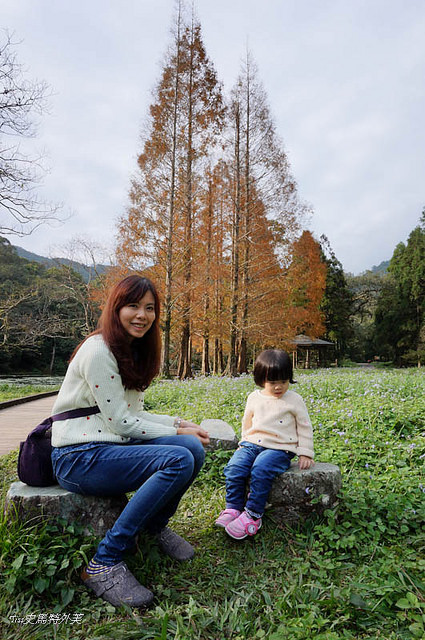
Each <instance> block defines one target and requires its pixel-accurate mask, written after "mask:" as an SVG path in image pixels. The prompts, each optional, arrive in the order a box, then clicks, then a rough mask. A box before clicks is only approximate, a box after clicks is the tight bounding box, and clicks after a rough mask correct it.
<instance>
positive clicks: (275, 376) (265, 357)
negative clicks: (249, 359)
mask: <svg viewBox="0 0 425 640" xmlns="http://www.w3.org/2000/svg"><path fill="white" fill-rule="evenodd" d="M292 376H293V368H292V362H291V358H290V357H289V356H288V354H287V353H286V351H283V350H282V349H267V350H266V351H262V352H261V353H260V355H259V356H258V357H257V359H256V361H255V364H254V380H255V384H256V385H258V386H259V387H264V385H265V383H266V382H268V381H269V382H275V381H276V380H289V382H291V383H292V384H294V382H295V380H294V379H293V377H292Z"/></svg>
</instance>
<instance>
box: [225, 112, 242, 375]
mask: <svg viewBox="0 0 425 640" xmlns="http://www.w3.org/2000/svg"><path fill="white" fill-rule="evenodd" d="M240 126H241V123H240V108H239V104H236V106H235V174H236V175H235V205H234V219H233V228H232V301H231V311H230V354H229V366H228V369H229V373H230V375H231V376H234V375H236V373H237V360H238V340H237V338H238V305H239V251H240V231H241V230H240V226H241V179H240V176H241V160H240V153H241V140H240Z"/></svg>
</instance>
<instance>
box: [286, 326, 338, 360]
mask: <svg viewBox="0 0 425 640" xmlns="http://www.w3.org/2000/svg"><path fill="white" fill-rule="evenodd" d="M291 343H292V344H293V345H294V349H293V351H292V363H293V367H294V369H316V368H318V367H329V366H330V365H331V364H332V363H333V362H334V361H335V344H334V343H333V342H328V340H321V339H320V338H315V339H314V338H310V337H309V336H305V335H302V334H301V335H298V336H295V339H294V340H291Z"/></svg>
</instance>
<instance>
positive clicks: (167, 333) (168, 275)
mask: <svg viewBox="0 0 425 640" xmlns="http://www.w3.org/2000/svg"><path fill="white" fill-rule="evenodd" d="M180 23H181V4H180V2H179V9H178V18H177V55H176V75H175V82H174V104H173V141H172V152H171V179H170V203H169V207H168V230H167V257H166V266H165V300H164V315H165V322H164V347H163V356H162V373H163V375H164V376H165V377H166V378H169V377H170V345H171V320H172V287H173V236H174V215H175V212H174V201H175V192H176V154H177V116H178V103H179V84H180V46H181V40H180Z"/></svg>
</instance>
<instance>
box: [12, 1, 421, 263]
mask: <svg viewBox="0 0 425 640" xmlns="http://www.w3.org/2000/svg"><path fill="white" fill-rule="evenodd" d="M195 10H196V13H197V15H198V18H199V20H200V22H201V25H202V31H203V38H204V43H205V46H206V49H207V53H208V55H209V57H210V58H211V60H212V61H213V63H214V64H215V67H216V70H217V73H218V76H219V78H220V79H221V80H222V81H223V83H224V88H225V90H227V91H228V90H230V88H231V87H232V85H233V83H234V81H235V79H236V77H237V74H238V71H239V68H240V63H241V60H242V58H243V56H244V54H245V51H246V47H247V45H248V47H249V49H250V50H251V52H252V54H253V57H254V59H255V61H256V63H257V66H258V69H259V76H260V78H261V80H262V81H263V84H264V87H265V90H266V93H267V96H268V100H269V105H270V108H271V112H272V115H273V117H274V120H275V123H276V128H277V130H278V133H279V134H280V136H281V138H282V139H283V142H284V146H285V150H286V152H287V154H288V156H289V160H290V163H291V167H292V173H293V175H294V177H295V179H296V181H297V183H298V189H299V193H300V196H301V197H302V199H304V200H305V201H307V202H308V203H309V204H310V205H311V206H312V208H313V210H314V215H313V217H312V219H311V224H310V228H311V230H312V231H313V232H314V233H315V235H316V237H317V238H318V237H319V236H320V235H321V234H322V233H324V234H326V235H327V236H328V238H329V240H330V243H331V246H332V247H333V249H334V251H335V253H336V256H337V258H338V259H339V260H340V261H341V262H342V265H343V267H344V269H345V271H347V272H352V273H355V274H357V273H360V272H362V271H364V270H366V269H368V268H370V267H372V266H373V265H377V264H379V263H380V262H381V261H382V260H387V259H389V258H391V256H392V253H393V251H394V248H395V246H396V245H397V243H398V242H400V241H403V242H405V241H406V239H407V237H408V235H409V233H410V231H411V230H412V229H413V228H414V227H415V226H416V225H417V223H418V221H419V218H420V215H421V211H422V208H423V206H424V205H425V193H424V192H425V37H424V34H425V2H424V0H214V1H211V0H195ZM173 11H174V0H61V1H60V2H58V0H1V8H0V14H1V18H2V19H1V24H2V27H3V28H7V29H8V30H9V32H11V33H13V34H14V39H15V40H19V41H22V42H21V44H19V46H17V47H16V50H17V54H18V58H19V61H20V62H22V63H23V64H24V65H25V67H26V68H27V75H28V77H30V78H33V79H39V80H45V81H46V82H47V83H48V84H49V85H50V87H51V90H52V93H53V95H52V97H51V99H50V112H49V114H46V115H44V117H43V119H42V121H41V123H40V125H39V129H38V135H37V139H36V141H35V143H36V147H37V149H44V150H45V151H46V152H47V156H48V164H49V166H50V173H49V175H48V176H47V177H46V178H45V180H44V187H43V189H42V191H41V193H42V194H43V196H44V197H46V198H48V199H49V200H53V201H56V202H62V203H63V204H64V211H65V212H67V213H68V212H71V213H72V216H71V217H70V218H69V219H68V220H67V221H66V222H65V223H64V224H63V225H62V226H58V227H55V228H52V227H47V226H43V227H41V228H40V229H39V230H37V231H36V232H35V233H34V234H33V235H31V236H29V237H27V238H16V237H12V236H11V237H10V238H9V239H10V241H11V242H12V244H18V245H20V246H22V247H24V248H25V249H27V250H29V251H34V252H35V253H39V254H42V255H49V254H51V251H52V249H51V248H52V246H55V247H57V246H58V245H61V244H64V243H66V241H67V240H68V239H70V238H72V237H73V236H76V235H78V234H81V233H84V234H85V235H86V236H87V237H88V238H89V239H91V240H96V241H98V242H101V243H103V244H105V245H112V244H113V238H114V234H115V223H116V219H117V217H118V216H120V215H121V214H122V213H123V212H124V210H125V207H126V205H127V203H128V199H127V194H128V190H129V183H130V177H131V175H132V173H134V171H135V167H136V158H137V154H138V152H140V150H141V149H140V143H139V135H140V130H141V126H142V123H143V120H144V119H145V117H146V115H147V112H148V107H149V104H150V102H151V91H152V88H153V87H154V85H155V83H156V81H157V80H158V78H159V75H160V70H161V61H162V59H163V56H164V53H165V51H166V48H167V46H168V44H169V43H170V27H171V22H172V17H173ZM31 144H34V143H32V142H31ZM27 148H28V149H29V148H30V146H28V147H27ZM31 148H33V147H31ZM54 253H57V251H55V252H54Z"/></svg>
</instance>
